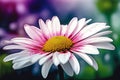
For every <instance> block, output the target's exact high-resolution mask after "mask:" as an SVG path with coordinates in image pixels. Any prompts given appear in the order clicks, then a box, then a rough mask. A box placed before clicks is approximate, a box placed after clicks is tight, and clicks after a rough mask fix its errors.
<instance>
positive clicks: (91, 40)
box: [76, 37, 113, 44]
mask: <svg viewBox="0 0 120 80" xmlns="http://www.w3.org/2000/svg"><path fill="white" fill-rule="evenodd" d="M112 41H113V40H112V39H111V38H108V37H94V38H93V37H92V38H88V39H85V40H83V41H80V42H78V43H76V44H84V43H85V44H90V43H101V42H112Z"/></svg>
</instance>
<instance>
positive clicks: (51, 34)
mask: <svg viewBox="0 0 120 80" xmlns="http://www.w3.org/2000/svg"><path fill="white" fill-rule="evenodd" d="M46 25H47V27H48V30H49V36H50V37H53V30H52V21H50V20H49V19H48V20H46Z"/></svg>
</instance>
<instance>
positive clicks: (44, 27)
mask: <svg viewBox="0 0 120 80" xmlns="http://www.w3.org/2000/svg"><path fill="white" fill-rule="evenodd" d="M39 26H40V28H41V30H42V33H43V34H44V36H45V37H46V38H47V39H48V38H50V36H49V30H48V28H47V25H46V24H45V23H44V21H43V20H42V19H39Z"/></svg>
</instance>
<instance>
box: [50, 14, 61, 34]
mask: <svg viewBox="0 0 120 80" xmlns="http://www.w3.org/2000/svg"><path fill="white" fill-rule="evenodd" d="M52 28H53V34H54V36H57V35H59V34H60V30H61V27H60V21H59V19H58V17H57V16H54V17H53V18H52Z"/></svg>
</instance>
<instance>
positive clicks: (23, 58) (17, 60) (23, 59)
mask: <svg viewBox="0 0 120 80" xmlns="http://www.w3.org/2000/svg"><path fill="white" fill-rule="evenodd" d="M32 56H33V55H29V56H21V57H19V58H16V59H14V60H13V61H12V63H18V62H21V61H25V60H29V61H30V60H31V57H32Z"/></svg>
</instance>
